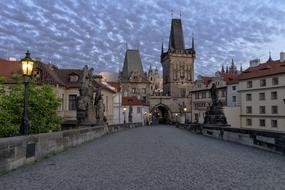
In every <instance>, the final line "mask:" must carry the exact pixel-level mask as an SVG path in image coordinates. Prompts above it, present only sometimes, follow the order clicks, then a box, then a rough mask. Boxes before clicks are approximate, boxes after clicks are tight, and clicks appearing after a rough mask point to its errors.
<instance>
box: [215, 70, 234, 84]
mask: <svg viewBox="0 0 285 190" xmlns="http://www.w3.org/2000/svg"><path fill="white" fill-rule="evenodd" d="M219 74H220V76H221V77H223V78H224V81H225V82H226V83H227V84H236V83H238V81H239V74H238V73H222V72H220V73H219Z"/></svg>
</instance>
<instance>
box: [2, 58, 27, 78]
mask: <svg viewBox="0 0 285 190" xmlns="http://www.w3.org/2000/svg"><path fill="white" fill-rule="evenodd" d="M13 74H20V75H21V74H22V68H21V63H20V62H19V61H8V60H4V59H1V58H0V76H1V77H5V78H9V77H11V76H12V75H13Z"/></svg>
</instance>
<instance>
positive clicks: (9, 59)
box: [9, 57, 17, 61]
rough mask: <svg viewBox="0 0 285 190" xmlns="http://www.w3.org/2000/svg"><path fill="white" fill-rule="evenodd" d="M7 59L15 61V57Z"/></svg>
mask: <svg viewBox="0 0 285 190" xmlns="http://www.w3.org/2000/svg"><path fill="white" fill-rule="evenodd" d="M9 61H17V58H16V57H9Z"/></svg>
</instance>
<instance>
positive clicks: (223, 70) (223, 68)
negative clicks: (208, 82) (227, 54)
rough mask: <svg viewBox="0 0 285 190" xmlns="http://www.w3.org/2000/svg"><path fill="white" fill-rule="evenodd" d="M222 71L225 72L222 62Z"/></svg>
mask: <svg viewBox="0 0 285 190" xmlns="http://www.w3.org/2000/svg"><path fill="white" fill-rule="evenodd" d="M221 72H222V73H224V72H225V67H224V64H223V65H222V70H221Z"/></svg>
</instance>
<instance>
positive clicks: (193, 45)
mask: <svg viewBox="0 0 285 190" xmlns="http://www.w3.org/2000/svg"><path fill="white" fill-rule="evenodd" d="M192 50H195V42H194V33H192Z"/></svg>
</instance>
